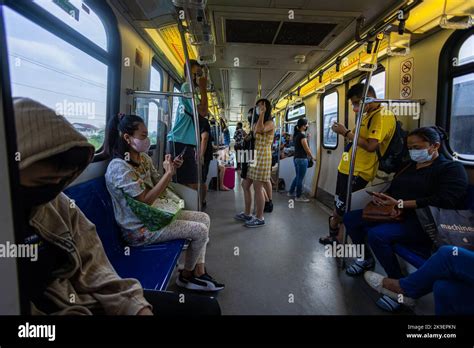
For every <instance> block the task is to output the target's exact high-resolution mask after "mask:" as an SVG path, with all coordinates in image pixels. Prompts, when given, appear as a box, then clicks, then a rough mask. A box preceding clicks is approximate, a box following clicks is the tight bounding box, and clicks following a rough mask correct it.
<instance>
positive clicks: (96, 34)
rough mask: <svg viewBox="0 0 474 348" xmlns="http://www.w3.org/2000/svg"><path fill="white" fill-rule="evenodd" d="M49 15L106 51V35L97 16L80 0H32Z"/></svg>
mask: <svg viewBox="0 0 474 348" xmlns="http://www.w3.org/2000/svg"><path fill="white" fill-rule="evenodd" d="M34 3H35V4H37V5H38V6H40V7H42V8H44V9H45V10H46V11H48V12H49V13H50V14H52V15H53V16H55V17H56V18H58V19H59V20H61V21H62V22H64V23H65V24H67V25H68V26H70V27H71V28H72V29H74V30H76V31H77V32H78V33H80V34H81V35H83V36H85V37H86V38H88V39H89V40H91V41H92V42H94V43H95V44H96V45H98V46H99V47H101V48H103V49H104V50H107V33H106V31H105V27H104V24H103V23H102V21H101V20H100V18H99V16H97V14H96V13H95V12H94V11H93V10H92V9H91V8H90V7H89V6H87V5H86V4H84V2H83V1H81V0H69V1H65V0H34Z"/></svg>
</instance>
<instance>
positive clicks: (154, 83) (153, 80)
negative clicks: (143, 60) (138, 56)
mask: <svg viewBox="0 0 474 348" xmlns="http://www.w3.org/2000/svg"><path fill="white" fill-rule="evenodd" d="M161 76H162V70H161V68H160V66H159V65H158V63H157V62H156V61H153V63H152V64H151V69H150V90H151V91H161V83H162V80H163V79H162V77H161Z"/></svg>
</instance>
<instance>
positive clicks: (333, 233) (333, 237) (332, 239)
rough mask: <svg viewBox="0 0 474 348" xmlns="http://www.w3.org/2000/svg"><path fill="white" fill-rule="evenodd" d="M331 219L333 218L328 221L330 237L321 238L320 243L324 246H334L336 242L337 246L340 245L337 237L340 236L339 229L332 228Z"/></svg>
mask: <svg viewBox="0 0 474 348" xmlns="http://www.w3.org/2000/svg"><path fill="white" fill-rule="evenodd" d="M331 218H332V216H330V217H329V220H328V222H329V223H328V226H329V236H326V237H321V238H319V243H321V244H322V245H328V244H333V243H334V242H336V244H340V243H339V241H338V240H337V235H338V234H339V227H336V228H332V227H331Z"/></svg>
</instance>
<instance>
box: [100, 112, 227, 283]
mask: <svg viewBox="0 0 474 348" xmlns="http://www.w3.org/2000/svg"><path fill="white" fill-rule="evenodd" d="M149 148H150V140H149V138H148V130H147V128H146V126H145V123H144V122H143V119H142V118H140V117H139V116H136V115H122V114H120V115H119V116H118V117H115V118H113V119H111V121H110V122H109V124H108V126H107V151H108V153H109V154H110V155H111V157H113V159H112V161H111V162H110V163H109V166H108V168H107V172H106V174H105V181H106V184H107V189H108V191H109V193H110V195H111V197H112V202H113V206H114V213H115V219H116V220H117V223H118V225H119V226H120V228H121V230H122V233H123V238H124V240H125V241H126V242H127V243H128V244H130V245H132V246H141V245H148V244H153V243H160V242H165V241H169V240H174V239H188V240H191V243H190V245H189V247H188V250H186V257H185V265H184V270H183V271H182V272H181V273H180V275H179V277H178V278H177V281H176V283H177V285H178V286H180V287H184V288H187V289H192V290H198V291H217V290H222V289H223V288H224V285H223V284H220V283H218V282H217V281H216V280H214V279H213V278H212V277H211V276H210V275H209V274H207V272H206V269H205V265H204V259H205V254H206V245H207V242H208V241H209V227H210V218H209V215H207V214H206V213H202V212H197V211H188V210H182V207H183V206H184V204H183V202H182V200H181V199H180V198H179V197H177V196H176V194H174V193H173V192H172V191H171V190H170V188H169V187H168V184H169V183H170V181H171V179H172V177H173V175H174V174H175V173H176V169H177V168H179V167H180V166H181V165H182V164H183V158H182V155H181V156H177V157H176V158H174V159H172V158H171V155H169V154H168V155H166V156H165V160H164V162H163V167H164V170H165V172H164V174H163V175H160V174H158V172H157V170H156V168H155V167H154V166H153V163H152V160H151V158H150V157H149V156H148V155H147V151H148V149H149Z"/></svg>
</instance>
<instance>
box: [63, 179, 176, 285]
mask: <svg viewBox="0 0 474 348" xmlns="http://www.w3.org/2000/svg"><path fill="white" fill-rule="evenodd" d="M64 193H65V194H66V195H68V196H69V198H71V199H73V200H74V201H75V204H76V205H77V206H78V207H79V208H80V209H81V210H82V212H83V213H84V214H85V215H86V217H87V218H88V219H89V220H90V221H91V222H92V223H94V224H95V225H96V229H97V233H98V235H99V237H100V239H101V241H102V244H103V246H104V249H105V253H106V254H107V257H108V258H109V260H110V263H111V264H112V265H113V266H114V268H115V270H116V271H117V273H118V274H119V275H120V276H121V277H122V278H135V279H138V280H139V281H140V282H141V284H142V286H143V288H144V289H149V290H165V289H166V287H167V285H168V282H169V279H170V277H171V274H172V273H173V270H174V268H175V266H176V263H177V261H178V258H179V255H180V253H181V250H182V248H183V245H184V242H185V241H184V240H182V239H179V240H173V241H169V242H165V243H159V244H154V245H149V246H144V247H129V246H127V245H126V244H125V243H123V241H122V239H121V231H120V228H119V226H118V225H117V223H116V221H115V216H114V209H113V205H112V200H111V198H110V195H109V192H108V191H107V187H106V185H105V179H104V177H99V178H96V179H92V180H89V181H86V182H84V183H81V184H79V185H76V186H73V187H70V188H68V189H67V190H65V191H64Z"/></svg>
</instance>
